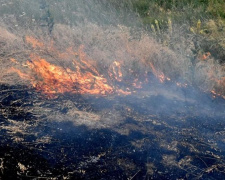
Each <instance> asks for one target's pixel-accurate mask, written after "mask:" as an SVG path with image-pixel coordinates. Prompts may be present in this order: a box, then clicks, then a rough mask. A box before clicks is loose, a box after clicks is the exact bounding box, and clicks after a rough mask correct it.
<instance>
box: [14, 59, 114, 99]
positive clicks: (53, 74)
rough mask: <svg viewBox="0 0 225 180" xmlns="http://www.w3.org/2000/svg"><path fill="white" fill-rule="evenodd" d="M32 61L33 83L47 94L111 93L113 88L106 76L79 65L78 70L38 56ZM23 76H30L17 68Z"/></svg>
mask: <svg viewBox="0 0 225 180" xmlns="http://www.w3.org/2000/svg"><path fill="white" fill-rule="evenodd" d="M31 59H32V61H27V65H28V67H29V69H30V70H32V74H31V75H30V76H29V78H30V79H31V80H32V81H31V84H32V85H33V87H35V88H37V89H38V90H41V91H43V92H44V93H46V94H55V93H66V92H70V93H81V94H85V93H88V94H102V95H104V94H109V93H112V92H113V88H112V87H111V86H109V85H108V84H107V80H106V79H105V78H102V77H99V76H95V75H93V74H92V73H90V72H82V71H81V69H80V67H79V66H76V71H72V70H71V69H69V68H66V69H64V68H62V67H60V66H56V65H53V64H50V63H49V62H47V61H46V60H45V59H41V58H40V57H38V56H36V57H35V56H34V55H33V56H31ZM17 73H18V74H19V76H20V77H21V78H26V79H27V78H28V77H27V76H24V74H23V73H21V72H19V71H18V70H17Z"/></svg>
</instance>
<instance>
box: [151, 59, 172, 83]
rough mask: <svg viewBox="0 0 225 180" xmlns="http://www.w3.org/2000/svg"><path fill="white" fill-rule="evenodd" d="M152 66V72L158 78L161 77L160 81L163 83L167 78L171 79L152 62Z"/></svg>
mask: <svg viewBox="0 0 225 180" xmlns="http://www.w3.org/2000/svg"><path fill="white" fill-rule="evenodd" d="M150 66H151V68H152V73H153V74H154V75H155V77H157V78H158V79H159V81H160V82H161V83H163V82H164V81H165V80H166V79H167V80H170V79H169V78H167V77H166V76H165V75H164V73H163V72H160V71H157V70H156V69H155V67H154V66H153V64H152V63H150Z"/></svg>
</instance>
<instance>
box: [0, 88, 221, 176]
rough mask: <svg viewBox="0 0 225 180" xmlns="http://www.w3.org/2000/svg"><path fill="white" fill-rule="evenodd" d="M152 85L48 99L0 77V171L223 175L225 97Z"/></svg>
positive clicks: (3, 173)
mask: <svg viewBox="0 0 225 180" xmlns="http://www.w3.org/2000/svg"><path fill="white" fill-rule="evenodd" d="M152 89H153V90H152ZM152 89H151V90H149V88H146V89H145V90H143V91H142V92H139V93H136V94H134V95H132V96H108V97H93V96H81V95H71V94H65V95H59V96H58V97H55V98H53V99H48V98H47V97H45V96H43V95H41V93H38V92H36V91H35V90H34V89H30V88H28V87H26V86H9V85H1V86H0V98H1V99H0V131H1V133H0V179H107V180H108V179H115V180H117V179H225V157H224V155H225V121H224V120H225V116H224V110H225V102H224V100H223V99H222V98H220V97H216V98H213V97H212V96H211V95H210V94H207V93H202V92H200V91H199V90H195V89H194V88H192V87H188V88H176V87H174V86H171V85H163V86H162V85H155V86H154V88H152ZM74 112H75V113H74Z"/></svg>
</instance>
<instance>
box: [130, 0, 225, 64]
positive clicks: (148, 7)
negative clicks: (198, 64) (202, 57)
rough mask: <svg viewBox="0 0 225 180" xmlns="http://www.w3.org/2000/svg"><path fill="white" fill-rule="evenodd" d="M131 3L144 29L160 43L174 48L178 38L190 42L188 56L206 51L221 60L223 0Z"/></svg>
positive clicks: (224, 17)
mask: <svg viewBox="0 0 225 180" xmlns="http://www.w3.org/2000/svg"><path fill="white" fill-rule="evenodd" d="M132 7H133V9H134V10H135V11H136V12H137V13H138V14H139V15H140V17H141V19H142V21H143V23H144V24H145V27H146V29H148V30H149V31H151V32H152V33H153V35H155V36H156V38H157V40H158V41H160V42H162V43H163V44H164V45H168V46H170V48H172V49H174V50H177V47H178V46H180V43H179V42H181V41H185V42H184V44H186V46H189V45H190V44H191V43H192V44H193V47H192V48H191V49H192V58H196V57H198V55H199V54H202V53H204V52H210V53H211V55H212V56H213V57H215V58H216V59H217V60H218V61H219V62H221V63H224V62H225V51H224V50H225V38H224V37H225V11H224V9H225V1H223V0H197V1H196V0H167V1H164V0H132ZM178 36H180V37H178ZM183 37H186V38H185V39H184V38H183ZM190 37H192V42H190ZM178 49H179V48H178ZM178 51H179V50H178ZM180 53H182V52H180ZM185 53H186V54H190V53H187V52H185Z"/></svg>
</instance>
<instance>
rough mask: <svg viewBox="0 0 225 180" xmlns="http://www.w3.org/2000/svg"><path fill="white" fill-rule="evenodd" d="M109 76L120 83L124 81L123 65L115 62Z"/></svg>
mask: <svg viewBox="0 0 225 180" xmlns="http://www.w3.org/2000/svg"><path fill="white" fill-rule="evenodd" d="M108 73H109V76H110V78H111V79H115V80H117V81H118V82H121V81H122V78H123V73H122V71H121V64H120V62H118V61H114V62H113V64H112V65H111V69H110V70H109V72H108Z"/></svg>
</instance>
